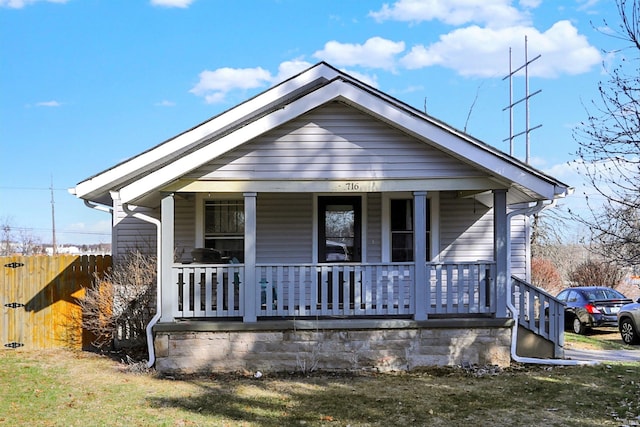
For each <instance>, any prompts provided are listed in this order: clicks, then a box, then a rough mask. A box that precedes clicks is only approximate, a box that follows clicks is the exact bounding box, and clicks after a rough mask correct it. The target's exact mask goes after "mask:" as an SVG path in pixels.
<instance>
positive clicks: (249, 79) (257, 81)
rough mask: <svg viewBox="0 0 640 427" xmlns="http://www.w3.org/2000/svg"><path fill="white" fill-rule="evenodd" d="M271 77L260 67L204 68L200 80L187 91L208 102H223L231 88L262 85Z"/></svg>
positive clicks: (248, 87) (243, 88) (244, 88)
mask: <svg viewBox="0 0 640 427" xmlns="http://www.w3.org/2000/svg"><path fill="white" fill-rule="evenodd" d="M272 79H273V78H272V76H271V73H270V72H269V71H267V70H265V69H263V68H261V67H256V68H228V67H225V68H218V69H217V70H214V71H210V70H205V71H203V72H201V73H200V81H199V82H198V83H197V84H196V85H195V86H194V87H193V88H192V89H191V90H190V91H189V92H191V93H193V94H194V95H197V96H203V97H204V98H205V100H206V101H207V103H209V104H215V103H219V102H224V101H225V100H226V95H227V94H228V93H229V92H230V91H232V90H238V89H240V90H247V89H255V88H259V87H263V86H265V85H266V84H268V83H270V82H271V81H272Z"/></svg>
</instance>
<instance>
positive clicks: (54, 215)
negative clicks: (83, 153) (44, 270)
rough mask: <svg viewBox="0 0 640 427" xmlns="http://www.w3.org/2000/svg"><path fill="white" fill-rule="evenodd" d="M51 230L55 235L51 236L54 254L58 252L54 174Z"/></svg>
mask: <svg viewBox="0 0 640 427" xmlns="http://www.w3.org/2000/svg"><path fill="white" fill-rule="evenodd" d="M50 189H51V231H52V233H53V235H52V236H51V245H52V247H53V248H52V252H51V253H52V255H55V254H56V253H57V244H56V208H55V202H54V200H53V174H51V187H50Z"/></svg>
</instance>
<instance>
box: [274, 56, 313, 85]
mask: <svg viewBox="0 0 640 427" xmlns="http://www.w3.org/2000/svg"><path fill="white" fill-rule="evenodd" d="M312 65H313V64H311V63H309V62H307V61H304V60H302V59H293V60H291V61H285V62H283V63H281V64H280V65H279V66H278V74H277V75H276V76H275V77H274V78H273V79H272V80H271V83H280V82H282V81H284V80H286V79H288V78H289V77H292V76H295V75H296V74H299V73H301V72H302V71H304V70H306V69H307V68H309V67H311V66H312Z"/></svg>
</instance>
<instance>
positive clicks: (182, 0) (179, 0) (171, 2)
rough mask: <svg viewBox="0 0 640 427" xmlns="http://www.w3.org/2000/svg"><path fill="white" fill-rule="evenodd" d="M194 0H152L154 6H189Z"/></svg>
mask: <svg viewBox="0 0 640 427" xmlns="http://www.w3.org/2000/svg"><path fill="white" fill-rule="evenodd" d="M193 1H194V0H151V5H152V6H161V7H180V8H183V9H184V8H187V7H189V6H190V5H191V3H193Z"/></svg>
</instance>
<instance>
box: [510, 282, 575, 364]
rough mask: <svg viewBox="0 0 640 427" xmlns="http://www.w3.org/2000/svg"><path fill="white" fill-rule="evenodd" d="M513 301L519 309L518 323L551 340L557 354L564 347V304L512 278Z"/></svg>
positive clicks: (540, 290)
mask: <svg viewBox="0 0 640 427" xmlns="http://www.w3.org/2000/svg"><path fill="white" fill-rule="evenodd" d="M511 283H512V287H513V292H512V293H511V298H512V300H511V301H512V303H513V305H514V306H515V308H516V310H517V311H518V324H520V325H522V326H523V327H524V328H526V329H529V330H530V331H532V332H534V333H536V334H537V335H540V336H542V337H543V338H546V339H547V340H549V341H551V342H552V343H553V344H554V346H555V348H554V352H555V354H556V355H559V354H562V352H563V347H564V304H563V303H562V302H561V301H559V300H557V299H556V298H554V297H553V296H551V295H550V294H548V293H546V292H545V291H543V290H542V289H539V288H536V287H535V286H533V285H530V284H529V283H527V282H525V281H523V280H521V279H518V278H517V277H512V278H511Z"/></svg>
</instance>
